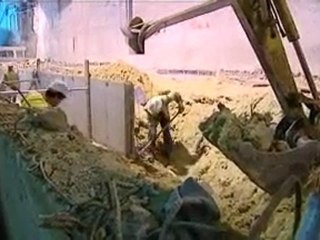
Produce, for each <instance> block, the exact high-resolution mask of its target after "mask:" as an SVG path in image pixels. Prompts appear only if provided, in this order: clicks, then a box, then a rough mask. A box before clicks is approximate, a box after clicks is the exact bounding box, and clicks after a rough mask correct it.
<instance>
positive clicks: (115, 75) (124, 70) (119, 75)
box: [41, 61, 154, 96]
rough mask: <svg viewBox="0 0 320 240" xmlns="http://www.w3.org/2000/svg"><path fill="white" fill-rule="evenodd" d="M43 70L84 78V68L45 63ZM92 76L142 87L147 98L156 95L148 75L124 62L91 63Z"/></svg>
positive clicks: (42, 66) (50, 62)
mask: <svg viewBox="0 0 320 240" xmlns="http://www.w3.org/2000/svg"><path fill="white" fill-rule="evenodd" d="M41 69H42V70H44V71H49V72H53V73H57V74H63V75H73V76H83V72H84V71H83V66H69V65H66V64H64V63H61V62H52V61H44V62H43V63H42V64H41ZM90 74H91V77H92V78H93V79H100V80H106V81H110V82H126V83H132V84H134V86H135V87H140V88H141V89H142V90H143V91H144V92H145V93H146V95H147V96H151V95H152V94H154V86H153V82H152V80H151V78H150V77H149V75H148V74H146V73H144V72H142V71H140V70H139V69H137V68H135V67H134V66H131V65H129V64H127V63H125V62H123V61H118V62H115V63H102V64H96V63H90Z"/></svg>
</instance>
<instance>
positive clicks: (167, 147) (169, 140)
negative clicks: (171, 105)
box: [159, 116, 173, 157]
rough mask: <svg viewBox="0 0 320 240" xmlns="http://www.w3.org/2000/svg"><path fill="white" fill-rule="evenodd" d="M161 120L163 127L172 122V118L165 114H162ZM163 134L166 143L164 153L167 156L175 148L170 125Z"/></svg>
mask: <svg viewBox="0 0 320 240" xmlns="http://www.w3.org/2000/svg"><path fill="white" fill-rule="evenodd" d="M159 120H160V121H159V122H160V126H161V128H162V129H163V128H164V127H166V126H167V125H169V123H170V119H167V118H165V117H164V116H161V117H160V119H159ZM162 134H163V143H164V153H165V155H166V156H167V157H169V156H170V154H171V152H172V149H173V140H172V137H171V133H170V126H167V128H166V129H164V130H163V133H162Z"/></svg>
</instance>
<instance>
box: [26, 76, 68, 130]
mask: <svg viewBox="0 0 320 240" xmlns="http://www.w3.org/2000/svg"><path fill="white" fill-rule="evenodd" d="M68 92H69V89H68V86H67V84H66V83H65V82H63V81H62V80H55V81H54V82H52V83H51V84H50V85H49V87H48V88H47V90H46V92H45V93H44V95H42V94H41V93H39V92H37V91H31V92H29V93H28V94H27V95H26V96H25V99H23V100H22V101H21V107H26V108H32V109H38V110H41V111H36V115H35V116H34V120H35V122H37V123H39V124H40V125H41V127H43V128H46V129H48V130H65V129H67V128H68V121H67V116H66V114H65V113H64V112H63V111H62V110H61V109H60V108H59V107H58V106H59V105H60V103H61V102H62V101H63V100H64V99H65V98H66V97H67V94H68Z"/></svg>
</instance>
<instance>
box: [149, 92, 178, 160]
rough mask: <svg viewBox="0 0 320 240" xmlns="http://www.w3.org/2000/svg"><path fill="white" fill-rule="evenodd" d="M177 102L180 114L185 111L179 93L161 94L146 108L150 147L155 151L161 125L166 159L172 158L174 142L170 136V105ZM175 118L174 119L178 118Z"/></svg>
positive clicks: (153, 98) (150, 100) (152, 99)
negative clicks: (158, 128) (158, 129)
mask: <svg viewBox="0 0 320 240" xmlns="http://www.w3.org/2000/svg"><path fill="white" fill-rule="evenodd" d="M173 101H175V102H176V103H177V104H178V113H177V114H176V116H177V115H178V114H179V113H182V112H183V111H184V106H183V101H182V97H181V95H180V94H179V93H177V92H169V93H166V94H160V95H158V96H154V97H152V98H150V99H149V100H148V101H147V102H146V103H145V104H143V106H144V110H145V111H146V112H147V115H148V128H149V136H148V138H149V142H150V143H151V144H150V147H151V148H152V149H153V150H154V149H155V147H156V140H157V126H158V124H159V123H160V125H161V128H162V131H163V142H164V154H165V156H166V157H168V158H169V157H170V154H171V152H172V149H173V140H172V137H171V134H170V123H171V121H172V120H173V118H172V119H170V113H169V104H170V103H171V102H173ZM176 116H174V118H175V117H176Z"/></svg>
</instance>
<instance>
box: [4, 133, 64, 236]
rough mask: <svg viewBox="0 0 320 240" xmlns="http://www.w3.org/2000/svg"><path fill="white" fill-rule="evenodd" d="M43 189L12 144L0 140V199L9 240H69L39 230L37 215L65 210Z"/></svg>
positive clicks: (5, 139) (41, 229) (56, 233)
mask: <svg viewBox="0 0 320 240" xmlns="http://www.w3.org/2000/svg"><path fill="white" fill-rule="evenodd" d="M44 186H45V185H44V184H43V183H42V180H41V179H39V178H37V177H35V176H33V175H32V174H29V173H28V171H26V163H25V161H24V160H23V159H22V158H21V157H20V156H19V154H17V153H16V151H15V148H14V147H13V146H12V144H11V142H10V141H9V140H8V139H7V138H6V137H4V136H0V195H1V202H2V205H3V206H4V208H3V209H2V212H3V215H4V219H5V223H6V228H7V232H8V235H9V236H8V237H9V239H10V240H36V239H41V240H51V239H52V240H53V239H55V240H56V239H59V240H64V239H68V238H67V236H66V235H65V234H63V233H62V232H60V231H57V230H47V229H44V228H39V227H38V225H39V219H38V217H39V215H41V214H51V213H54V212H57V211H60V210H61V209H63V208H65V205H64V204H63V203H62V202H61V201H59V199H57V198H56V196H55V195H54V194H53V193H51V192H50V191H48V189H46V188H45V187H44Z"/></svg>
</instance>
